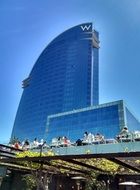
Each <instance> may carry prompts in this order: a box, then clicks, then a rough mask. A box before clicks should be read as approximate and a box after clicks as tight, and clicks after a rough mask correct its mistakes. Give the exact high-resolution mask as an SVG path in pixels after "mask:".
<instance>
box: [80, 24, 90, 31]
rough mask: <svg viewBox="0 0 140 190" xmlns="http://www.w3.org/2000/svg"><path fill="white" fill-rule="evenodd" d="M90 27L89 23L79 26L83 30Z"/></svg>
mask: <svg viewBox="0 0 140 190" xmlns="http://www.w3.org/2000/svg"><path fill="white" fill-rule="evenodd" d="M90 27H91V25H84V26H81V29H82V30H83V31H85V30H87V31H88V30H89V29H90Z"/></svg>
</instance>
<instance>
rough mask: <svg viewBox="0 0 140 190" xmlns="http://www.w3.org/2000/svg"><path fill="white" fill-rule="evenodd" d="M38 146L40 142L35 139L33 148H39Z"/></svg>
mask: <svg viewBox="0 0 140 190" xmlns="http://www.w3.org/2000/svg"><path fill="white" fill-rule="evenodd" d="M38 145H39V142H38V140H37V138H35V139H34V141H33V147H37V146H38Z"/></svg>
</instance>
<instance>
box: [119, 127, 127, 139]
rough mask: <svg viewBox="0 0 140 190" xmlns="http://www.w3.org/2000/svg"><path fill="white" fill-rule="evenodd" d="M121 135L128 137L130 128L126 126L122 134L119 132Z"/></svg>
mask: <svg viewBox="0 0 140 190" xmlns="http://www.w3.org/2000/svg"><path fill="white" fill-rule="evenodd" d="M119 136H120V137H128V128H127V127H124V128H123V129H122V130H121V132H120V134H119Z"/></svg>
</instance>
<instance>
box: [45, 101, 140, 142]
mask: <svg viewBox="0 0 140 190" xmlns="http://www.w3.org/2000/svg"><path fill="white" fill-rule="evenodd" d="M126 126H127V127H128V128H129V130H130V131H134V130H139V129H140V123H139V121H138V120H137V119H136V118H135V117H134V116H133V114H131V112H130V111H129V110H128V108H127V107H126V106H125V104H124V102H123V100H120V101H115V102H110V103H106V104H100V105H98V106H92V107H87V108H83V109H78V110H73V111H69V112H64V113H59V114H55V115H50V116H49V117H48V121H47V133H46V134H47V140H48V142H51V139H52V138H54V137H59V136H60V137H62V136H66V137H68V138H69V139H71V141H73V142H74V141H76V140H77V139H78V138H80V139H82V138H83V135H84V132H85V131H87V132H88V133H92V134H94V135H96V134H97V133H99V134H102V135H103V136H104V138H105V139H112V138H116V135H118V134H119V132H120V130H122V129H123V128H124V127H126Z"/></svg>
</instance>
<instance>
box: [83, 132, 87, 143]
mask: <svg viewBox="0 0 140 190" xmlns="http://www.w3.org/2000/svg"><path fill="white" fill-rule="evenodd" d="M83 142H84V143H87V142H88V132H87V131H86V132H85V133H84V138H83Z"/></svg>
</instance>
